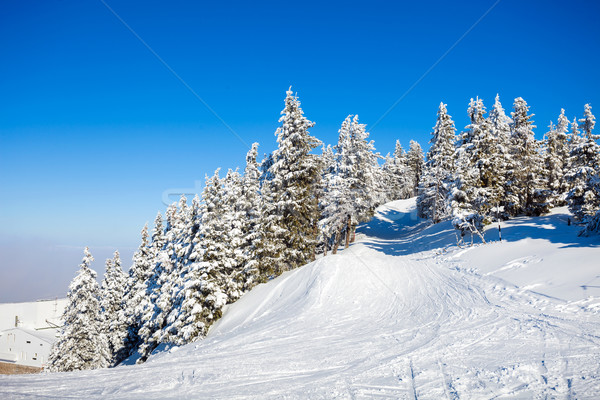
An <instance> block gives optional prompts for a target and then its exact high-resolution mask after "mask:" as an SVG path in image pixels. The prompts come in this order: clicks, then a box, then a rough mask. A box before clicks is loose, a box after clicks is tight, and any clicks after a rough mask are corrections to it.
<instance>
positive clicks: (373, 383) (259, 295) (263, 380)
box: [0, 199, 600, 399]
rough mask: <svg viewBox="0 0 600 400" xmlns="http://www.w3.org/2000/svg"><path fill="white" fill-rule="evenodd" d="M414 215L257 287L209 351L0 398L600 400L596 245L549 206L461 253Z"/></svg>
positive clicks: (380, 215) (376, 222)
mask: <svg viewBox="0 0 600 400" xmlns="http://www.w3.org/2000/svg"><path fill="white" fill-rule="evenodd" d="M414 207H415V205H414V199H413V200H403V201H397V202H393V203H390V204H388V205H386V206H383V207H380V208H379V209H378V212H377V215H376V217H375V218H374V219H373V221H372V222H371V223H369V224H367V225H365V226H363V227H361V229H360V234H359V235H358V236H357V238H358V240H357V243H355V244H353V245H352V246H351V247H350V248H348V249H346V250H343V251H341V252H340V253H338V254H337V255H329V256H327V257H324V258H321V259H318V260H317V261H315V262H313V263H311V264H308V265H306V266H304V267H302V268H299V269H297V270H294V271H290V272H287V273H285V274H283V275H282V276H280V277H279V278H277V279H275V280H273V281H271V282H269V283H267V284H264V285H260V286H258V287H256V288H255V289H253V290H252V291H251V292H250V293H247V294H246V295H244V296H243V297H242V298H241V299H240V300H239V301H238V302H237V303H235V304H233V305H231V306H230V307H229V308H228V309H227V311H226V313H225V315H224V317H223V318H222V319H221V320H220V321H219V322H217V324H215V325H214V326H213V328H212V329H211V331H210V333H209V336H208V337H207V338H206V339H205V340H202V341H199V342H196V343H193V344H191V345H188V346H184V347H181V348H172V349H163V351H162V352H160V353H158V354H156V355H154V356H153V357H152V358H151V359H150V360H149V361H148V362H147V363H146V364H144V365H141V366H120V367H117V368H114V369H108V370H97V371H81V372H75V373H54V374H42V375H37V376H1V377H0V398H7V399H30V398H57V399H58V398H60V399H66V398H82V399H83V398H85V399H90V398H103V399H104V398H109V399H121V398H123V399H165V398H173V399H175V398H177V399H179V398H219V399H242V398H243V399H245V398H260V399H264V398H277V399H281V398H283V399H288V398H289V399H293V398H311V399H367V398H393V399H398V398H399V399H461V398H462V399H515V398H516V399H532V398H538V399H552V398H557V399H576V398H577V399H594V398H599V397H600V307H599V301H598V299H599V298H600V289H596V288H595V287H594V286H600V278H599V276H600V268H599V267H598V265H600V262H598V260H600V247H599V245H600V239H598V238H597V237H596V238H578V237H577V236H576V233H577V227H573V226H567V224H566V218H567V217H568V216H567V214H566V211H565V210H564V209H558V210H555V212H554V213H553V214H551V215H549V216H546V217H541V218H537V219H531V218H517V219H515V220H512V221H508V222H506V223H504V224H503V229H502V235H503V239H505V240H504V241H503V242H501V243H500V242H494V241H493V240H494V236H495V235H497V229H496V228H494V227H490V229H489V232H488V233H487V234H486V239H488V240H490V239H491V240H492V242H490V243H488V244H487V245H475V246H473V247H462V248H459V247H457V246H456V245H455V243H456V239H455V236H454V232H453V229H452V228H451V226H450V224H448V223H441V224H437V225H435V226H429V225H428V224H427V223H426V222H424V221H421V220H418V219H417V218H416V217H415V213H414ZM582 286H584V287H586V288H585V289H584V288H582ZM595 290H596V291H595Z"/></svg>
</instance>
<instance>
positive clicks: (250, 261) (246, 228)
mask: <svg viewBox="0 0 600 400" xmlns="http://www.w3.org/2000/svg"><path fill="white" fill-rule="evenodd" d="M257 148H258V143H253V144H252V148H251V149H250V150H249V151H248V154H247V155H246V168H245V170H244V176H243V178H242V182H241V183H242V194H241V198H240V203H239V207H240V212H241V213H242V215H241V218H242V226H241V230H242V243H241V245H240V250H241V252H242V257H243V262H242V264H243V274H244V290H249V289H251V288H252V287H253V286H254V285H255V284H256V283H257V282H258V280H259V271H258V260H257V247H258V241H259V238H260V233H259V217H260V215H259V214H260V202H261V199H260V166H259V164H258V162H257V160H256V157H257V155H258V151H257Z"/></svg>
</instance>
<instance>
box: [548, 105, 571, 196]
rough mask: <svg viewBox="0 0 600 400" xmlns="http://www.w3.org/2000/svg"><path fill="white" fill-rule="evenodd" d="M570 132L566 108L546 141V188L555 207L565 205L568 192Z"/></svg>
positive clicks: (551, 124) (561, 111)
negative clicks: (566, 178) (567, 175)
mask: <svg viewBox="0 0 600 400" xmlns="http://www.w3.org/2000/svg"><path fill="white" fill-rule="evenodd" d="M568 131H569V120H568V119H567V117H565V110H564V108H561V110H560V115H559V116H558V121H557V123H556V125H554V124H553V123H552V122H550V126H549V130H548V133H546V138H545V141H544V150H545V152H544V163H545V171H546V174H547V175H546V176H545V180H546V188H547V189H548V191H549V192H550V199H549V201H550V202H551V203H552V205H554V206H561V205H564V204H565V197H566V193H567V191H568V185H567V184H566V181H565V175H566V174H567V172H568V170H567V167H568V158H569V143H568V139H569V135H568Z"/></svg>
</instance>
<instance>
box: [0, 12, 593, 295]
mask: <svg viewBox="0 0 600 400" xmlns="http://www.w3.org/2000/svg"><path fill="white" fill-rule="evenodd" d="M495 3H496V2H495V0H494V1H472V2H447V1H429V2H410V3H405V2H388V1H385V2H384V1H370V2H351V1H344V2H322V1H321V2H308V1H305V2H300V3H298V2H292V3H286V2H180V1H170V2H158V1H144V2H134V1H111V0H106V4H107V5H109V6H110V7H111V8H112V9H113V10H114V11H115V12H116V13H117V14H118V15H119V16H120V17H121V18H122V20H123V21H125V22H126V23H127V24H128V25H129V26H130V27H131V28H132V29H133V30H134V31H135V32H136V33H137V34H138V35H139V37H140V38H142V39H143V40H144V41H145V42H146V43H147V44H148V45H149V46H150V47H151V48H152V49H153V50H154V52H156V54H158V55H159V56H160V57H161V58H162V59H163V60H164V61H165V62H166V63H167V64H168V66H169V67H170V68H171V69H172V70H173V71H175V72H176V73H177V74H178V75H179V76H180V77H181V78H182V79H183V80H184V81H185V83H186V84H187V85H188V86H189V87H190V88H192V89H193V90H194V91H195V92H196V93H197V94H198V95H199V96H200V97H201V98H202V99H203V100H204V101H205V102H206V103H207V104H208V105H209V106H210V107H211V108H212V109H213V110H214V111H215V112H216V114H217V115H218V116H219V117H220V118H222V120H223V121H225V122H226V123H227V124H228V125H229V126H230V127H231V128H232V129H233V130H234V131H235V132H236V133H237V135H239V137H240V138H241V140H239V139H238V138H237V137H236V136H235V135H234V134H232V133H231V132H230V131H229V130H228V128H226V127H225V126H224V125H223V124H222V122H221V121H220V120H219V119H218V118H217V117H215V115H213V114H212V113H211V112H210V111H209V110H207V108H206V107H205V106H204V105H203V104H202V102H201V101H199V100H198V99H197V98H196V97H195V96H194V95H193V94H192V93H191V92H190V90H188V88H186V86H184V84H182V82H181V81H179V80H178V79H177V78H176V77H175V76H174V75H173V73H172V72H171V71H169V69H167V67H165V65H163V64H162V63H161V62H160V61H159V60H158V59H157V58H156V57H155V55H153V54H152V52H151V51H150V50H149V49H148V48H146V47H145V46H144V45H143V44H142V43H141V42H140V40H139V39H138V38H136V37H135V36H134V34H132V32H131V31H129V30H128V29H127V27H125V26H124V24H123V23H122V22H121V21H120V20H119V19H118V18H117V17H116V16H115V15H114V14H113V13H111V11H110V10H109V9H108V8H107V7H106V5H105V4H103V3H102V2H101V1H91V0H90V1H69V0H64V1H46V2H37V1H28V0H22V1H14V2H3V3H2V5H1V12H0V54H2V62H1V63H0V274H1V276H2V279H0V301H3V302H4V301H24V300H34V299H37V298H42V297H54V296H62V295H64V293H65V292H66V290H67V285H68V282H69V280H70V279H71V278H72V277H73V276H74V274H75V272H76V270H77V265H78V264H79V262H80V260H81V257H82V248H83V246H85V245H89V246H90V247H91V250H92V254H94V255H95V256H96V263H95V269H96V270H97V271H99V272H101V271H102V270H103V268H104V267H103V265H104V258H106V257H108V256H109V255H110V253H111V252H112V251H113V250H114V249H119V250H120V251H121V252H122V254H123V258H124V265H125V266H126V267H128V266H129V264H130V258H131V254H132V252H133V250H134V249H135V248H136V247H137V245H138V243H139V232H140V230H141V228H142V226H143V225H144V223H145V222H146V221H150V222H151V221H152V220H153V219H154V216H155V215H156V212H157V211H159V210H161V211H162V210H164V208H165V205H164V204H163V202H162V197H163V194H164V193H165V191H169V189H174V188H175V189H176V188H194V186H195V182H196V181H202V182H203V180H204V176H205V174H211V173H212V172H213V171H214V170H215V169H216V168H217V167H222V168H223V169H225V170H226V169H227V168H235V167H236V166H240V167H243V163H244V156H245V153H246V151H247V147H246V145H245V144H244V142H245V143H247V144H250V143H252V142H255V141H256V142H259V143H260V144H261V147H260V152H261V154H262V153H264V152H268V151H271V150H272V149H273V147H274V145H275V138H274V136H273V133H274V131H275V129H276V128H277V126H278V123H277V120H278V118H279V112H280V110H281V109H282V107H283V99H284V96H285V91H286V90H287V88H288V87H289V86H290V85H292V86H293V89H294V90H295V91H297V93H298V95H299V97H300V100H301V102H302V105H303V109H304V111H305V115H306V116H307V117H308V118H309V119H311V120H313V121H315V122H316V126H315V127H314V128H313V129H312V133H313V134H314V135H315V136H317V137H318V138H320V139H321V140H322V141H324V142H326V143H334V142H335V141H336V138H337V130H338V128H339V125H340V124H341V122H342V120H343V119H344V118H345V117H346V115H348V114H359V116H360V119H361V122H363V123H366V124H367V126H370V125H372V124H374V123H375V121H377V120H379V119H380V117H381V116H382V115H383V114H384V113H385V112H386V110H388V109H389V108H390V106H392V104H394V103H395V102H396V101H397V100H398V99H399V98H400V97H401V96H402V95H403V94H404V93H405V92H406V91H407V89H409V88H410V87H411V86H412V85H413V84H414V83H415V82H416V81H417V80H418V79H419V78H420V77H421V76H422V75H423V74H424V73H425V72H426V71H427V70H428V69H429V68H430V67H431V66H432V65H433V64H434V63H435V62H436V61H437V60H438V59H439V58H440V57H441V56H442V55H443V54H444V53H445V52H446V51H447V50H448V49H449V48H451V46H452V45H453V44H455V42H456V41H457V40H458V39H459V38H460V37H461V36H463V35H464V34H465V32H467V30H469V28H471V27H472V26H473V24H474V23H475V22H476V21H477V20H479V19H480V18H481V17H482V15H484V14H485V13H486V12H487V11H488V10H489V9H490V7H492V6H493V5H494V4H495ZM598 15H600V3H598V2H595V1H571V2H562V1H561V2H553V1H531V2H522V1H513V0H502V1H500V2H498V3H497V4H496V5H495V7H493V9H492V10H491V11H489V13H488V14H487V15H486V16H485V17H484V18H483V19H482V20H481V22H480V23H479V24H477V25H476V26H475V27H474V28H473V29H472V30H471V31H470V32H469V33H468V34H467V35H466V36H465V37H464V39H463V40H461V41H460V42H459V43H458V44H457V45H456V46H455V47H454V48H453V50H452V51H451V52H450V53H448V55H447V56H446V57H445V58H443V59H442V60H441V61H440V62H439V64H437V65H436V67H435V68H434V69H433V70H432V71H431V72H430V73H429V74H427V76H425V77H424V79H423V80H422V81H421V82H420V83H419V84H418V85H417V86H416V87H415V88H414V89H413V90H412V91H411V92H410V93H409V94H408V95H407V96H406V97H405V98H404V99H403V100H402V101H401V102H400V103H399V104H398V105H397V106H396V107H395V108H394V109H393V110H391V112H389V114H388V115H387V116H386V117H385V118H384V119H383V120H381V122H380V123H379V124H377V126H375V127H373V128H372V129H371V138H372V139H373V140H375V146H376V148H377V150H378V151H380V152H381V153H383V154H385V153H387V152H389V151H392V150H393V146H394V142H395V140H396V139H400V140H401V142H402V143H403V144H404V145H405V146H407V145H408V142H409V140H410V139H415V140H417V141H419V142H420V143H421V144H422V146H423V147H425V148H426V147H427V141H428V140H429V134H430V131H431V127H432V126H433V125H434V124H435V116H436V110H437V106H438V104H439V102H440V101H444V102H445V103H447V104H448V110H449V112H450V114H451V115H452V116H453V117H454V120H455V121H456V125H457V127H458V128H459V129H461V128H462V127H464V126H465V125H466V124H467V115H466V108H467V104H468V101H469V99H470V98H471V97H475V96H480V97H481V98H483V99H484V102H485V104H486V105H487V106H488V107H489V106H491V105H492V104H493V99H494V96H495V95H496V93H499V94H500V98H501V100H502V102H503V105H504V107H505V109H507V111H510V109H511V105H512V100H513V99H514V98H515V97H518V96H521V97H523V98H525V100H527V102H528V103H529V105H530V106H531V112H533V113H535V114H536V116H535V117H534V120H535V121H536V124H537V125H538V129H537V134H538V137H540V138H541V137H542V135H543V133H544V132H545V129H546V126H547V125H548V124H549V122H550V121H551V120H555V119H556V116H557V115H558V113H559V112H560V108H561V107H563V108H565V109H566V113H567V116H568V117H569V118H570V119H572V118H573V117H578V118H579V117H580V116H581V114H582V112H583V105H584V104H585V103H591V104H592V107H593V110H594V111H595V112H596V114H600V77H599V74H598V70H599V67H598V66H599V65H600V56H599V50H600V46H599V44H600V43H599V42H600V28H599V26H598V23H597V17H598ZM173 200H175V198H173Z"/></svg>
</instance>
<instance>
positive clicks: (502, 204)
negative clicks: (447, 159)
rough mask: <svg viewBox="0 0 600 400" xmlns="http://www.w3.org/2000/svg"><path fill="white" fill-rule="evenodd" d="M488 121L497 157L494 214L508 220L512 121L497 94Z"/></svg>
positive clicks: (511, 168)
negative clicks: (507, 199) (506, 209)
mask: <svg viewBox="0 0 600 400" xmlns="http://www.w3.org/2000/svg"><path fill="white" fill-rule="evenodd" d="M488 121H489V123H490V129H491V131H492V132H491V135H492V138H493V140H494V142H495V144H496V148H495V151H493V153H494V154H495V156H494V158H493V160H492V165H493V169H494V175H493V177H491V179H490V180H491V190H492V192H493V195H492V198H493V199H499V200H496V204H495V205H494V206H495V208H494V213H493V214H494V217H498V218H506V217H508V214H507V212H506V211H504V209H505V208H506V207H507V204H508V203H507V201H506V199H505V197H506V192H507V186H508V184H509V183H510V178H509V175H510V174H512V171H513V170H514V165H513V163H512V156H511V154H510V124H511V123H512V120H511V119H510V118H509V117H508V116H507V115H506V113H505V111H504V108H503V107H502V104H501V103H500V96H499V95H498V94H496V98H495V100H494V105H493V106H492V109H491V110H490V112H489V114H488ZM493 199H492V202H493V201H494V200H493Z"/></svg>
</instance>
